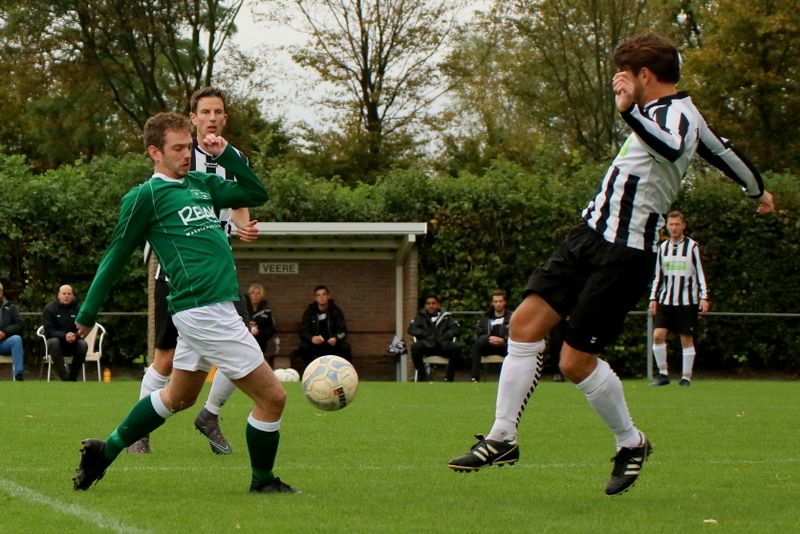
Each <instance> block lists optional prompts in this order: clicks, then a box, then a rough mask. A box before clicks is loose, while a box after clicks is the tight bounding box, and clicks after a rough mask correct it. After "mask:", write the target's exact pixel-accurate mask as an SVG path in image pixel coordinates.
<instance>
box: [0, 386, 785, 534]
mask: <svg viewBox="0 0 800 534" xmlns="http://www.w3.org/2000/svg"><path fill="white" fill-rule="evenodd" d="M286 385H287V389H288V391H289V403H288V406H287V410H286V413H285V414H284V419H283V426H282V429H281V435H282V440H281V449H280V452H279V454H278V463H277V469H276V473H277V474H278V475H279V476H280V477H281V478H283V479H284V480H286V481H287V482H289V483H290V484H292V485H293V486H295V487H297V488H299V489H301V490H302V491H303V493H302V494H301V495H298V496H291V495H271V496H270V495H250V494H249V493H248V492H247V488H248V484H249V461H248V456H247V451H246V446H245V440H244V430H245V418H246V415H247V413H248V411H249V401H248V400H247V399H246V397H244V395H242V394H241V393H237V394H236V395H235V396H234V397H233V398H232V399H231V401H230V403H229V405H228V406H226V408H225V411H224V412H223V421H222V424H223V430H224V431H225V434H226V435H227V437H228V439H229V441H230V442H231V445H232V446H233V449H234V452H233V454H231V455H229V456H224V457H220V456H216V455H213V454H212V453H211V452H210V449H209V447H208V445H207V443H206V441H205V438H203V437H202V436H201V435H200V434H199V433H198V432H197V431H196V430H195V429H194V427H193V425H192V421H193V418H194V415H195V413H196V408H192V409H190V410H188V411H187V412H183V413H180V414H178V415H176V416H174V417H173V418H172V419H171V420H170V421H168V422H167V424H166V425H165V426H164V427H162V428H161V429H159V430H158V431H157V432H156V433H155V434H154V435H153V437H152V446H153V454H151V455H147V456H133V455H129V454H127V453H123V454H122V455H121V456H120V457H119V458H118V459H117V461H116V462H115V463H114V465H112V467H111V468H110V469H109V471H108V472H107V473H106V476H105V478H104V479H103V480H101V481H100V482H99V483H98V484H97V485H96V486H94V487H92V489H90V490H89V491H88V492H75V491H73V489H72V483H71V477H72V475H73V472H74V469H75V467H76V466H77V463H78V459H79V453H78V450H79V448H80V440H81V439H82V438H87V437H99V438H102V439H105V438H106V437H107V436H108V434H109V433H110V431H111V430H112V429H113V428H114V427H115V426H116V424H117V423H118V422H119V421H120V420H121V419H122V417H123V416H124V415H125V414H127V412H128V409H129V408H130V406H131V405H132V403H133V402H134V400H135V398H136V397H137V395H138V388H139V384H138V383H137V382H134V381H115V382H112V383H96V382H94V383H86V384H83V383H77V384H74V383H62V382H54V383H49V384H48V383H45V382H33V381H29V382H25V383H12V382H8V381H4V382H0V429H2V430H1V431H0V432H2V434H0V435H1V436H2V441H0V443H2V450H1V451H0V532H37V533H39V532H81V533H87V532H100V531H116V532H163V533H178V532H187V533H195V532H326V533H332V532H348V533H349V532H559V533H562V532H581V533H585V532H593V533H601V532H648V533H650V532H797V531H798V529H800V512H798V505H797V501H798V498H800V445H799V444H798V433H797V432H798V431H797V429H798V422H800V402H798V401H799V400H800V383H798V382H796V381H795V382H788V381H787V382H781V381H775V382H768V381H732V380H714V381H712V380H708V381H706V380H697V381H696V382H695V383H694V384H693V385H692V387H691V388H678V387H677V386H676V385H674V384H673V385H670V386H667V387H663V388H649V387H648V386H647V385H646V383H645V382H644V381H641V380H631V381H626V382H625V388H626V394H627V398H628V404H629V406H630V407H631V411H632V413H633V415H634V417H635V418H636V421H637V424H638V425H639V426H640V427H641V428H642V429H643V430H645V431H646V432H647V433H648V435H649V437H650V439H651V441H652V442H653V446H654V453H653V455H652V456H651V457H650V461H649V462H648V463H647V464H645V468H644V471H643V474H642V476H641V478H640V480H639V482H638V483H637V484H636V486H635V487H634V488H633V489H632V490H631V491H629V492H628V493H626V494H624V495H622V496H618V497H613V498H609V497H606V496H605V495H604V493H603V488H604V486H605V483H606V479H607V478H608V475H609V473H610V470H611V462H610V461H609V459H610V458H611V456H612V455H613V439H612V436H611V434H610V433H609V432H608V431H607V430H606V429H605V427H604V425H603V424H602V423H601V422H600V420H599V419H598V418H597V416H596V415H595V414H594V412H593V411H592V410H591V409H590V408H589V407H588V405H587V404H586V401H585V400H584V398H583V396H582V395H581V394H580V393H579V392H578V391H577V390H576V389H575V388H574V387H573V386H571V385H569V384H564V383H552V382H544V383H543V384H542V385H541V386H540V388H539V390H538V391H537V393H536V394H535V396H534V397H533V399H532V401H531V403H530V404H529V406H528V409H527V412H526V414H525V418H524V420H523V422H522V425H521V428H520V447H521V453H522V457H521V460H520V462H519V463H518V464H517V465H516V466H513V467H504V468H497V467H492V468H488V469H483V470H481V471H480V472H479V473H471V474H456V473H453V472H451V471H449V470H448V469H447V468H446V467H445V465H446V463H447V461H448V460H449V459H450V458H451V457H452V456H454V455H457V454H462V453H463V452H465V451H466V450H467V449H468V448H469V446H471V445H472V443H473V438H472V434H473V433H475V432H486V431H487V430H488V427H489V425H490V423H491V419H492V414H493V413H494V395H495V391H496V387H497V386H496V383H489V382H486V383H480V384H471V383H454V384H448V383H433V384H427V383H424V384H413V383H411V384H396V383H375V382H365V383H362V384H361V386H360V390H359V393H358V398H357V399H356V401H355V403H354V404H352V405H351V406H349V407H348V408H347V409H345V410H343V411H341V412H333V413H326V412H318V411H316V410H314V409H313V408H312V407H311V405H310V404H308V403H307V402H306V401H305V400H304V399H303V397H302V394H301V392H300V390H299V385H298V384H296V383H292V384H286ZM205 393H206V392H205V391H204V392H203V394H202V395H203V396H202V397H201V398H202V399H203V400H204V398H205Z"/></svg>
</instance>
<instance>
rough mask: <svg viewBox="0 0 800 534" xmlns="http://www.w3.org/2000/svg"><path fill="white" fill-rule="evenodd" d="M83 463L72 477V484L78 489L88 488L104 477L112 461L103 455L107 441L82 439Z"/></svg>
mask: <svg viewBox="0 0 800 534" xmlns="http://www.w3.org/2000/svg"><path fill="white" fill-rule="evenodd" d="M81 444H83V447H82V448H81V463H80V465H79V466H78V468H77V469H76V470H75V473H76V475H75V476H74V477H72V485H73V487H74V488H75V489H76V490H84V491H85V490H88V489H89V487H90V486H91V485H92V484H94V483H95V482H97V481H98V480H100V479H101V478H103V475H105V474H106V469H108V466H109V465H111V462H110V461H109V460H107V459H106V457H105V456H103V447H104V446H105V442H103V441H100V440H99V439H85V440H83V441H81Z"/></svg>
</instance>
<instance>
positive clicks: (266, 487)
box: [250, 477, 301, 495]
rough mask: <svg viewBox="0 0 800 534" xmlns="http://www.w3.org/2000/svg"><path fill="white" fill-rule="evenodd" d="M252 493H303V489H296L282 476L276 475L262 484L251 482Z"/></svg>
mask: <svg viewBox="0 0 800 534" xmlns="http://www.w3.org/2000/svg"><path fill="white" fill-rule="evenodd" d="M250 493H291V494H294V495H297V494H299V493H301V491H300V490H296V489H294V488H293V487H291V486H290V485H289V484H287V483H286V482H284V481H282V480H281V479H280V478H278V477H275V478H273V479H272V480H270V481H269V482H267V483H266V484H262V485H261V486H254V485H252V484H251V485H250Z"/></svg>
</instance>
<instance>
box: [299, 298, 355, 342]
mask: <svg viewBox="0 0 800 534" xmlns="http://www.w3.org/2000/svg"><path fill="white" fill-rule="evenodd" d="M319 313H320V311H319V309H318V308H317V303H316V302H312V303H311V304H309V305H308V307H307V308H306V311H304V312H303V319H302V325H301V327H300V339H301V340H303V341H305V342H306V343H311V338H312V337H314V336H322V337H324V338H325V339H330V338H332V337H335V338H336V339H344V338H346V337H347V323H346V322H345V320H344V312H343V311H342V310H341V308H339V307H338V306H337V305H336V303H334V302H333V299H330V300H329V301H328V328H327V330H325V331H323V332H320V322H319V318H318V317H317V314H319Z"/></svg>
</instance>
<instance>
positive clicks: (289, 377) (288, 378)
mask: <svg viewBox="0 0 800 534" xmlns="http://www.w3.org/2000/svg"><path fill="white" fill-rule="evenodd" d="M273 372H274V373H275V376H276V377H278V380H280V381H281V382H299V381H300V373H298V372H297V371H295V370H294V369H292V368H291V367H290V368H288V369H275V370H274V371H273Z"/></svg>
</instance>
